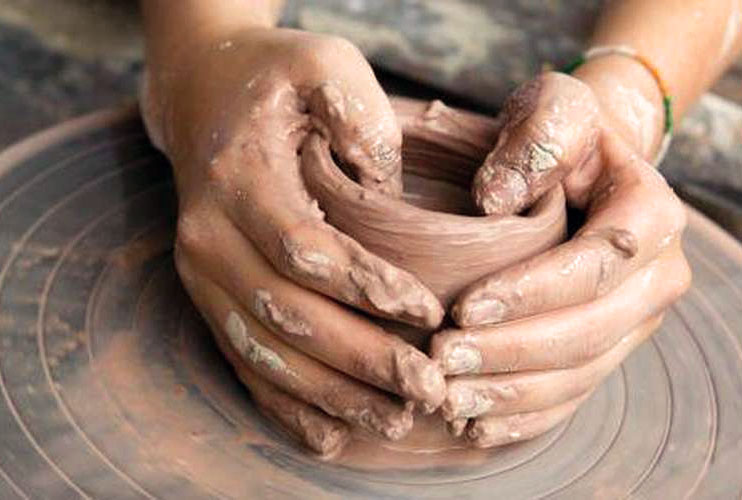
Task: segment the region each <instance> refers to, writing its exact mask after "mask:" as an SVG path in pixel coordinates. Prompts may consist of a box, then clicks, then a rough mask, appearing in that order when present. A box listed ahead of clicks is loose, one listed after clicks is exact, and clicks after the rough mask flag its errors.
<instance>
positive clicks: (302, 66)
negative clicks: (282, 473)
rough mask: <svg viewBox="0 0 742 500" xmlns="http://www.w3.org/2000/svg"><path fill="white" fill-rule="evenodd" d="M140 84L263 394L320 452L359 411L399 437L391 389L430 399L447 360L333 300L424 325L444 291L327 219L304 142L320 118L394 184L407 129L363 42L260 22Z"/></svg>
mask: <svg viewBox="0 0 742 500" xmlns="http://www.w3.org/2000/svg"><path fill="white" fill-rule="evenodd" d="M146 85H147V87H146V88H145V90H144V93H143V94H144V95H143V97H144V103H143V110H144V114H145V118H146V122H147V126H148V129H149V132H150V135H151V136H152V138H153V140H154V141H155V143H157V144H158V145H159V146H160V148H161V149H163V151H165V152H166V154H167V156H168V157H169V159H170V160H171V162H172V163H173V166H174V171H175V178H176V184H177V191H178V196H179V217H178V231H177V242H176V263H177V267H178V271H179V274H180V276H181V278H182V280H183V282H184V284H185V286H186V288H187V289H188V291H189V293H190V295H191V297H192V298H193V300H194V302H195V303H196V305H197V306H198V308H199V309H200V310H201V312H202V313H203V315H204V316H205V318H206V319H207V321H208V322H209V324H210V326H211V328H212V330H213V331H214V332H215V334H216V336H217V339H218V341H219V344H220V346H221V348H222V349H223V350H224V351H225V353H226V354H227V356H228V357H229V359H230V360H231V362H232V364H233V365H234V366H235V368H236V370H237V372H238V374H239V375H240V377H241V378H242V380H243V381H244V383H245V384H246V385H247V386H248V387H249V388H250V389H251V391H252V394H253V397H254V398H255V399H256V400H257V402H258V403H259V404H260V405H261V407H262V408H263V410H265V411H266V412H269V413H271V414H272V415H273V416H274V417H275V418H276V419H277V420H278V421H280V422H282V423H283V424H284V425H285V426H286V427H287V428H288V429H289V430H290V431H291V432H293V433H294V434H296V435H297V436H298V437H299V438H300V439H302V440H304V442H305V443H306V444H308V446H309V447H310V448H312V449H313V450H315V451H317V452H319V453H322V454H329V453H332V452H335V451H337V450H339V449H340V448H341V447H342V445H343V443H344V442H345V440H346V439H347V436H348V427H349V426H350V427H360V428H363V429H365V430H367V431H370V432H372V433H375V434H379V435H381V436H383V437H386V438H389V439H397V438H400V437H402V436H403V435H404V434H406V433H407V432H408V431H409V430H410V428H411V425H412V408H411V404H405V403H404V402H400V401H399V400H398V399H393V398H390V397H389V395H388V394H387V392H391V393H395V394H397V395H399V396H401V397H402V399H403V400H406V401H408V402H414V403H420V405H421V406H422V407H425V408H428V409H432V408H435V407H437V406H438V405H439V404H440V403H441V401H442V398H443V394H444V380H443V377H442V375H441V372H440V370H439V368H438V367H437V365H436V364H434V363H433V362H432V361H431V360H430V359H429V358H428V357H427V356H425V355H424V354H423V353H421V352H420V351H418V350H417V349H415V348H414V347H412V346H411V345H409V344H407V343H405V342H404V341H402V340H401V339H400V338H398V337H396V336H393V335H391V334H388V333H386V332H385V331H384V330H382V329H381V328H380V327H377V326H375V325H374V324H372V323H371V322H370V321H368V320H366V319H365V318H363V317H362V316H360V315H359V314H357V313H353V312H351V311H350V309H349V308H347V307H344V306H342V305H340V304H338V302H336V301H340V302H344V303H346V304H350V305H352V306H355V307H357V308H360V309H362V310H365V311H367V312H370V313H372V314H374V315H380V316H386V317H391V318H395V319H397V320H401V321H406V322H408V323H411V324H415V325H421V326H425V327H428V328H430V327H434V326H436V325H437V324H438V323H439V322H440V320H441V318H442V315H443V312H442V310H441V306H440V304H439V303H438V301H437V299H436V298H435V296H434V295H433V294H432V293H431V292H430V291H428V290H427V289H426V288H425V287H424V286H423V285H422V284H421V283H420V282H418V280H417V279H416V278H414V277H413V276H412V275H411V274H409V273H406V272H404V271H402V270H400V269H397V268H394V267H393V266H391V265H390V264H389V263H387V262H386V261H384V260H382V259H380V258H379V257H377V256H375V255H372V254H371V253H369V252H368V251H366V250H365V249H364V248H363V247H361V246H360V245H359V244H358V243H356V242H355V241H354V240H352V239H351V238H349V237H348V236H346V235H344V234H342V233H340V232H339V231H337V230H336V229H334V228H333V227H331V226H330V225H329V224H327V223H326V222H325V221H324V214H323V213H322V210H320V208H319V207H318V205H317V203H316V201H314V200H313V199H312V196H311V194H310V193H308V192H307V191H306V190H305V188H304V183H303V180H302V177H301V174H300V170H299V156H298V153H297V151H298V150H299V149H300V146H301V143H302V141H303V140H304V138H305V137H306V135H307V134H308V133H309V132H310V131H320V132H321V133H322V134H323V135H324V136H325V137H327V138H328V140H329V142H330V143H331V145H332V148H333V150H334V152H335V153H336V154H337V156H338V157H340V158H341V159H342V160H343V161H344V162H345V164H346V165H348V167H349V169H350V170H351V171H352V174H353V175H354V176H355V177H356V178H357V179H358V180H359V182H361V183H362V184H364V185H366V186H369V187H371V188H373V189H376V190H379V191H383V192H386V193H387V194H389V195H390V196H398V195H399V194H400V188H401V161H400V146H401V132H400V129H399V127H398V125H397V123H396V121H395V118H394V114H393V112H392V109H391V107H390V104H389V102H388V101H387V98H386V96H385V94H384V93H383V91H382V90H381V88H380V87H379V85H378V83H377V82H376V80H375V78H374V75H373V73H372V70H371V68H370V67H369V65H368V64H367V63H366V61H365V60H364V59H363V57H362V56H361V54H360V52H359V51H358V50H357V49H355V48H354V47H353V46H352V45H350V44H349V43H347V42H345V41H342V40H339V39H336V38H330V37H325V36H320V35H314V34H309V33H303V32H298V31H292V30H280V29H262V28H256V29H251V30H244V31H241V32H238V33H233V34H232V35H231V36H229V37H223V38H220V39H215V40H213V43H211V44H210V45H209V46H207V47H202V48H197V49H195V50H193V51H191V53H190V54H189V58H188V61H187V62H186V63H184V64H183V65H182V66H181V67H179V68H176V69H175V70H170V71H157V70H156V68H150V73H149V80H148V81H147V83H146ZM384 391H387V392H384Z"/></svg>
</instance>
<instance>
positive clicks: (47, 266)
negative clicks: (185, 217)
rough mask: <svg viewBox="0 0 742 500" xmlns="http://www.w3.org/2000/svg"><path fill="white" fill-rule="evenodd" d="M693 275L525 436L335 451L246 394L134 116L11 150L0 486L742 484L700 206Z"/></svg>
mask: <svg viewBox="0 0 742 500" xmlns="http://www.w3.org/2000/svg"><path fill="white" fill-rule="evenodd" d="M690 214H691V215H690V227H689V229H688V231H687V234H686V237H685V248H686V251H687V254H688V257H689V259H690V261H691V264H692V267H693V271H694V281H693V287H692V288H691V290H690V291H689V293H688V294H687V295H686V296H685V297H684V298H683V299H682V300H681V301H680V302H679V303H678V304H677V305H675V306H674V307H673V308H672V310H671V311H669V313H668V314H667V317H666V319H665V322H664V324H663V326H662V329H661V331H660V332H659V333H658V334H657V335H655V336H654V337H653V339H652V340H651V341H649V342H647V343H646V344H645V345H643V346H642V347H641V348H640V349H638V350H637V351H636V352H635V353H634V354H633V355H632V356H631V357H630V358H629V359H628V360H627V361H626V362H625V363H624V365H623V366H622V367H621V369H619V370H618V371H616V373H614V374H613V375H612V376H611V377H610V378H609V379H608V380H607V381H606V383H604V384H603V385H602V387H601V388H600V389H599V390H598V391H597V392H596V393H595V394H594V395H593V396H592V398H591V399H590V400H589V401H588V402H587V403H586V404H584V405H583V407H581V408H580V410H579V411H578V412H577V413H576V415H575V416H574V417H573V418H572V419H570V420H569V421H568V422H566V423H565V424H563V425H561V426H560V427H558V428H557V429H554V430H553V431H552V432H550V433H548V434H547V435H545V436H542V437H541V438H538V439H536V440H534V441H531V442H527V443H524V444H520V445H514V446H509V447H506V448H501V449H497V450H489V451H473V452H463V451H461V452H457V453H452V454H445V455H443V456H441V455H437V454H420V453H418V454H409V453H404V452H403V451H398V452H396V453H394V452H391V451H388V450H387V451H384V452H380V453H379V454H376V455H369V454H364V455H362V456H357V455H356V456H353V450H352V449H351V450H349V452H348V453H349V454H350V455H348V456H346V457H345V459H344V460H341V462H340V463H336V462H334V463H323V462H320V461H317V460H315V459H314V458H312V457H310V456H307V455H306V454H304V453H303V452H302V451H301V450H299V449H297V448H296V447H295V446H294V444H293V443H292V442H291V441H289V440H288V439H286V438H285V437H284V436H283V435H282V434H281V433H280V431H278V430H277V429H276V428H275V427H274V426H273V425H271V423H269V422H268V421H266V420H265V419H263V418H262V417H261V416H260V415H259V414H258V413H257V412H256V410H255V409H254V408H253V406H252V403H251V401H250V397H249V394H248V393H247V391H246V390H245V389H243V388H242V387H241V385H240V384H239V383H238V382H237V380H236V378H235V377H234V376H233V374H232V372H231V371H230V369H229V367H228V366H227V365H226V363H225V361H224V360H223V359H222V357H221V356H220V354H219V352H218V351H217V349H216V347H215V345H214V343H213V342H212V340H211V338H210V335H209V333H208V331H207V330H206V328H205V327H204V325H203V323H202V322H201V320H200V319H199V317H198V314H197V313H196V312H195V311H194V309H193V307H192V305H191V304H190V302H189V300H188V298H187V296H186V295H185V293H184V292H183V290H182V288H181V285H180V284H179V281H178V278H177V276H176V274H175V271H174V268H173V263H172V256H171V246H172V245H171V243H172V228H173V222H174V194H173V188H172V181H171V176H170V173H169V167H168V165H167V163H166V161H165V160H164V159H163V158H162V157H161V156H160V155H158V154H157V153H156V152H155V151H154V150H153V149H152V147H151V146H150V145H149V143H148V141H147V138H146V136H145V134H144V131H143V129H142V127H141V124H140V122H139V120H138V118H137V117H136V114H135V113H133V112H132V110H128V111H116V112H103V113H99V114H96V115H92V116H89V117H85V118H82V119H79V120H76V121H73V122H69V123H67V124H64V125H61V126H59V127H56V128H54V129H52V130H50V131H47V132H44V133H42V134H39V135H36V136H34V137H32V138H30V139H29V140H27V141H25V142H23V143H21V144H19V145H17V146H15V147H13V148H11V149H9V150H7V151H6V152H5V153H3V154H1V155H0V429H2V432H0V498H3V499H6V498H8V499H10V498H44V499H56V498H173V499H185V498H302V499H304V498H379V497H383V498H494V497H497V498H508V499H514V498H540V497H544V496H552V497H556V498H585V497H591V498H592V497H596V498H617V497H624V496H627V495H628V496H636V497H640V498H682V497H684V496H686V495H689V494H691V495H693V496H695V497H699V498H739V495H740V492H742V474H740V473H739V470H740V463H742V447H741V446H740V443H742V425H740V422H742V403H740V401H742V396H741V395H742V376H741V374H742V248H741V247H740V245H738V244H737V243H736V242H735V241H734V240H733V239H732V238H730V237H729V236H727V235H726V234H725V233H723V232H722V231H721V230H720V229H718V228H717V227H716V226H715V225H714V224H712V223H711V222H709V221H708V220H707V219H705V218H703V217H702V216H700V215H698V214H697V213H696V212H694V211H691V212H690Z"/></svg>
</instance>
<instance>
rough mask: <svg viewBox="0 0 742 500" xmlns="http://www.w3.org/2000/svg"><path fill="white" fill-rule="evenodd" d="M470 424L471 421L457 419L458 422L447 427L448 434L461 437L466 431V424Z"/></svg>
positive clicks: (452, 422)
mask: <svg viewBox="0 0 742 500" xmlns="http://www.w3.org/2000/svg"><path fill="white" fill-rule="evenodd" d="M468 423H469V420H468V419H466V418H457V419H456V420H452V421H450V422H447V423H446V426H447V427H448V432H449V433H451V435H452V436H453V437H461V435H462V434H463V433H464V429H466V424H468Z"/></svg>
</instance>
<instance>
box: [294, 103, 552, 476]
mask: <svg viewBox="0 0 742 500" xmlns="http://www.w3.org/2000/svg"><path fill="white" fill-rule="evenodd" d="M392 105H393V107H394V109H395V112H396V113H397V117H398V120H399V122H400V125H401V127H402V130H403V134H404V142H403V149H402V156H403V179H404V192H403V196H402V198H401V199H394V198H391V197H389V196H387V195H386V194H384V193H380V192H378V191H374V190H371V189H368V188H366V187H363V186H362V185H361V184H360V183H357V182H355V181H354V180H353V179H351V178H350V177H349V176H348V175H346V173H345V171H344V169H343V166H341V165H338V164H337V163H336V161H335V158H334V157H333V155H332V153H331V151H330V147H329V144H328V142H327V141H326V140H325V139H323V138H322V137H321V136H320V135H319V134H316V135H312V136H310V137H309V138H308V139H307V140H306V142H305V143H304V145H303V148H302V150H301V155H302V158H301V168H302V175H303V178H304V181H305V182H306V185H307V190H308V192H309V193H310V194H311V195H312V196H313V197H315V198H316V199H317V201H318V203H319V206H320V208H321V209H322V210H323V212H324V213H325V214H326V220H327V221H328V222H330V223H331V224H332V225H333V226H335V227H336V228H338V229H339V230H340V231H342V232H343V233H345V234H347V235H349V236H351V237H353V238H354V239H355V240H356V241H358V242H359V243H361V244H362V245H363V246H364V247H365V248H367V249H368V250H370V251H372V252H373V253H375V254H376V255H378V256H380V257H382V258H384V259H386V260H388V261H390V262H391V263H392V264H394V265H396V266H398V267H399V268H401V269H403V270H405V271H409V272H410V273H412V274H413V275H414V276H415V277H416V278H417V279H419V280H420V281H421V282H422V283H423V284H425V285H426V286H428V287H429V288H430V289H431V290H432V291H433V293H434V294H435V295H436V297H437V298H438V299H439V300H440V301H441V303H442V304H443V305H444V307H445V308H446V309H448V308H449V306H450V305H451V302H452V301H453V300H454V299H455V298H456V296H457V294H458V293H459V292H460V291H461V290H462V289H463V288H464V287H465V286H467V285H469V284H471V283H472V282H474V281H476V280H477V279H480V278H482V277H484V276H486V275H489V274H491V273H493V272H495V271H498V270H500V269H502V268H504V267H507V266H509V265H511V264H513V263H515V262H518V261H521V260H523V259H526V258H528V257H530V256H532V255H535V254H538V253H540V252H543V251H544V250H546V249H549V248H551V247H553V246H555V245H556V244H558V243H559V242H561V241H562V240H563V238H564V235H565V229H566V210H565V199H564V194H563V192H562V189H561V187H560V186H556V187H554V188H552V189H551V190H550V191H548V192H547V193H546V194H545V195H544V196H543V197H541V198H540V199H538V200H536V202H535V203H534V204H533V206H531V207H530V208H528V209H527V210H525V211H524V213H523V214H511V215H490V216H482V215H477V209H476V207H475V205H474V203H473V200H472V194H471V192H472V190H471V185H472V181H473V179H474V175H475V173H476V171H477V169H478V168H479V166H480V165H481V164H482V161H483V159H484V158H485V157H486V155H487V154H488V153H489V152H490V150H491V149H492V147H493V145H494V142H495V140H496V139H497V134H498V132H499V130H500V122H498V121H497V120H494V119H489V118H486V117H483V116H480V115H476V114H472V113H467V112H463V111H459V110H454V109H451V108H448V107H446V106H445V105H444V104H443V103H441V102H440V101H434V102H432V103H424V102H420V101H414V100H409V99H402V98H396V99H394V100H393V101H392ZM386 279H388V280H394V279H395V277H394V276H392V275H390V276H387V277H386ZM383 326H384V328H385V329H387V330H391V331H397V329H398V328H397V327H395V326H394V325H393V324H390V323H389V322H383ZM428 334H429V332H428V331H424V330H418V331H417V332H414V331H413V332H411V331H410V327H406V328H405V329H404V336H405V338H408V339H409V338H415V337H417V339H418V341H420V340H422V341H423V342H424V339H426V338H427V336H428ZM460 354H461V355H460V356H459V357H458V358H457V359H458V361H459V362H460V364H461V365H462V367H469V368H470V366H469V365H471V364H472V363H475V364H476V363H481V359H472V357H471V356H467V353H466V352H461V353H460ZM415 422H416V423H415V427H414V429H413V431H412V433H411V434H410V435H408V436H406V437H405V438H404V439H402V440H401V441H396V442H394V443H391V442H384V441H379V440H378V439H377V438H376V437H371V436H369V435H368V434H367V433H364V432H356V433H355V434H354V438H355V439H353V444H352V445H351V446H349V447H348V450H347V451H346V453H344V456H343V460H344V461H346V462H347V461H350V462H353V461H354V459H353V457H368V456H375V455H376V454H378V451H374V450H373V449H374V448H376V447H379V448H384V449H390V450H397V451H404V453H443V452H445V453H444V455H446V456H447V455H448V454H449V453H451V452H452V451H453V450H457V449H459V450H463V449H465V448H467V446H466V444H465V443H464V440H463V439H461V438H459V437H454V436H452V435H451V433H450V432H449V431H448V430H447V428H446V425H447V424H446V423H445V422H444V420H443V419H442V418H441V416H440V415H439V414H434V415H431V416H425V417H423V416H422V415H417V416H416V419H415ZM464 422H465V421H464ZM462 430H463V428H462ZM454 434H456V433H454ZM458 434H461V433H458ZM381 456H384V457H386V458H385V459H388V454H384V453H382V454H381ZM449 458H450V457H449Z"/></svg>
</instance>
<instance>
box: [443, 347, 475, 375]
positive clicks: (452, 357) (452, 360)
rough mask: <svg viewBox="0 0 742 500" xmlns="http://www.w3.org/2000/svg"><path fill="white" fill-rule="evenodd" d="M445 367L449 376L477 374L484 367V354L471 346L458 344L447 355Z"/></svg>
mask: <svg viewBox="0 0 742 500" xmlns="http://www.w3.org/2000/svg"><path fill="white" fill-rule="evenodd" d="M443 365H444V369H445V371H446V374H447V375H461V374H464V373H477V372H478V371H479V368H480V367H481V366H482V353H481V352H479V349H477V348H476V347H473V346H471V345H466V344H457V345H455V346H453V348H452V349H451V351H450V352H449V353H448V354H447V355H446V357H445V359H444V362H443Z"/></svg>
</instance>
